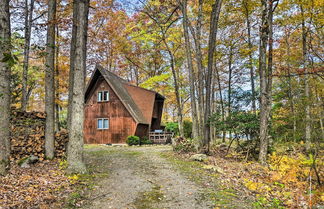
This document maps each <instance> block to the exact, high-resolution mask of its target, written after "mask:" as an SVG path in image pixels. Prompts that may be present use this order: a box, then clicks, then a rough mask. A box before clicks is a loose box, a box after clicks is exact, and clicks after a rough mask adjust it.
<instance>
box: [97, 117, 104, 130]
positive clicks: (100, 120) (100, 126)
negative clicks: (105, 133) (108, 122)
mask: <svg viewBox="0 0 324 209" xmlns="http://www.w3.org/2000/svg"><path fill="white" fill-rule="evenodd" d="M102 125H103V124H102V119H98V129H102V127H103V126H102Z"/></svg>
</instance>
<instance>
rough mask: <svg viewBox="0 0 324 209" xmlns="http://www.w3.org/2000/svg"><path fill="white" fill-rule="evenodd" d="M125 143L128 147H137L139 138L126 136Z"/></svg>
mask: <svg viewBox="0 0 324 209" xmlns="http://www.w3.org/2000/svg"><path fill="white" fill-rule="evenodd" d="M126 143H127V144H128V145H129V146H132V145H139V144H140V138H139V137H138V136H128V137H127V140H126Z"/></svg>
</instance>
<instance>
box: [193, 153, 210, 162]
mask: <svg viewBox="0 0 324 209" xmlns="http://www.w3.org/2000/svg"><path fill="white" fill-rule="evenodd" d="M206 159H207V155H205V154H195V155H192V156H191V157H190V160H193V161H199V162H202V161H205V160H206Z"/></svg>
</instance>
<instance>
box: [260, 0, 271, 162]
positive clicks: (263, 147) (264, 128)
mask: <svg viewBox="0 0 324 209" xmlns="http://www.w3.org/2000/svg"><path fill="white" fill-rule="evenodd" d="M261 4H262V17H261V26H260V48H259V70H260V93H261V95H260V96H261V98H260V100H261V101H260V153H259V161H260V162H261V163H262V164H266V160H267V153H268V144H269V140H268V122H269V116H268V112H267V110H268V107H267V106H268V104H267V103H268V95H267V85H268V81H267V56H266V54H267V41H268V36H269V25H268V24H269V23H268V18H267V16H268V2H267V0H261Z"/></svg>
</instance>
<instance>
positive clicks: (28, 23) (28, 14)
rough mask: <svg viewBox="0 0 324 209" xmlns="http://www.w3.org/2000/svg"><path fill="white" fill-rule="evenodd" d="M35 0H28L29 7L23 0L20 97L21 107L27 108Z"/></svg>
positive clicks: (26, 0)
mask: <svg viewBox="0 0 324 209" xmlns="http://www.w3.org/2000/svg"><path fill="white" fill-rule="evenodd" d="M34 3H35V0H31V1H30V8H28V0H25V46H24V61H23V77H22V98H21V109H22V111H26V110H27V104H28V98H29V96H30V94H28V67H29V50H30V36H31V29H32V22H33V11H34Z"/></svg>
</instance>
